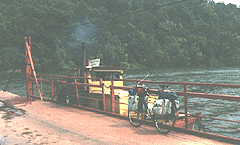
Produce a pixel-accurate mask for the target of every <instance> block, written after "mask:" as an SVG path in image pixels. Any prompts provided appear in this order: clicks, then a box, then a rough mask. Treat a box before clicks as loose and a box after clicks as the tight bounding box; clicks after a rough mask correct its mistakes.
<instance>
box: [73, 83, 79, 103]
mask: <svg viewBox="0 0 240 145" xmlns="http://www.w3.org/2000/svg"><path fill="white" fill-rule="evenodd" d="M74 84H75V89H76V96H77V100H78V102H79V95H78V87H77V79H74Z"/></svg>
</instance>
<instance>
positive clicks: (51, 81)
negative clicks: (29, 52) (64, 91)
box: [29, 74, 54, 100]
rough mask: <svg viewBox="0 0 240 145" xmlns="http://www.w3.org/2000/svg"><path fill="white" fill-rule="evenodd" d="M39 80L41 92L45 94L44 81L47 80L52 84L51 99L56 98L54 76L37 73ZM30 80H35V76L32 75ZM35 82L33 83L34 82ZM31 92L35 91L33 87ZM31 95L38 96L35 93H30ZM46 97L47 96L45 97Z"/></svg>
mask: <svg viewBox="0 0 240 145" xmlns="http://www.w3.org/2000/svg"><path fill="white" fill-rule="evenodd" d="M36 76H37V80H38V82H39V84H40V86H39V87H40V93H41V94H43V82H47V83H49V84H50V90H49V91H50V92H51V100H54V87H53V79H52V76H51V75H41V74H37V75H36ZM29 80H30V81H34V80H35V78H34V77H30V79H29ZM32 84H33V83H32ZM31 92H33V87H32V90H31ZM30 96H34V97H36V96H35V95H34V94H32V95H30ZM44 99H46V98H44Z"/></svg>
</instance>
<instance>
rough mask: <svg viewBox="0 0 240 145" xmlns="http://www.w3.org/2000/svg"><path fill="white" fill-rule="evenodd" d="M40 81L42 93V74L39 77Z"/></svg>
mask: <svg viewBox="0 0 240 145" xmlns="http://www.w3.org/2000/svg"><path fill="white" fill-rule="evenodd" d="M39 82H40V91H41V94H42V92H43V91H42V90H43V89H42V75H40V79H39Z"/></svg>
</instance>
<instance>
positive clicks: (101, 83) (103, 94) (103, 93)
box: [100, 78, 106, 112]
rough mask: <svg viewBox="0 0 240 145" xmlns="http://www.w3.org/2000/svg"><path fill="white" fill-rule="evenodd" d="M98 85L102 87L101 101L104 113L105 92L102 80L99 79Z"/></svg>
mask: <svg viewBox="0 0 240 145" xmlns="http://www.w3.org/2000/svg"><path fill="white" fill-rule="evenodd" d="M100 85H101V86H102V96H103V97H102V100H103V111H104V112H105V111H106V99H105V92H104V84H103V80H102V78H101V79H100Z"/></svg>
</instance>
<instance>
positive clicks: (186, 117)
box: [184, 85, 188, 129]
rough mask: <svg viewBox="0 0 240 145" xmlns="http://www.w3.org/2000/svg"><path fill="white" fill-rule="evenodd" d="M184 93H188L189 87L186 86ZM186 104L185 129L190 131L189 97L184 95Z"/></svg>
mask: <svg viewBox="0 0 240 145" xmlns="http://www.w3.org/2000/svg"><path fill="white" fill-rule="evenodd" d="M184 93H187V85H184ZM184 99H185V100H184V102H185V129H188V100H187V95H186V94H185V95H184Z"/></svg>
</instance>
